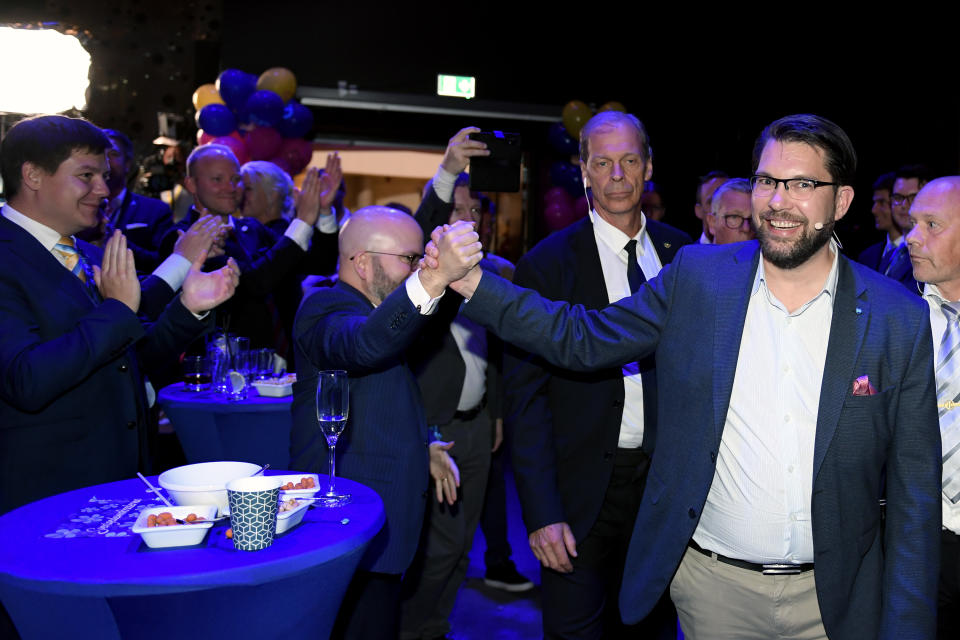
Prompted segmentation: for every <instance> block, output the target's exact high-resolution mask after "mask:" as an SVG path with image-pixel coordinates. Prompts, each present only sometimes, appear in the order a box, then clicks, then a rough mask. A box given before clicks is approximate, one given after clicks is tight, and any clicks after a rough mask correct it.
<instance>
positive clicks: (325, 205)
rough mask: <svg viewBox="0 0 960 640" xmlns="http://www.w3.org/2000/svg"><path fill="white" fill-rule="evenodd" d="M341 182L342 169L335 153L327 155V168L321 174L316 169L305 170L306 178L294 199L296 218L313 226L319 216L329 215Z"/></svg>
mask: <svg viewBox="0 0 960 640" xmlns="http://www.w3.org/2000/svg"><path fill="white" fill-rule="evenodd" d="M342 180H343V169H342V168H341V167H340V156H339V155H338V154H337V153H331V154H329V155H327V166H326V167H325V168H324V170H323V173H322V174H321V173H320V170H319V169H317V168H316V167H310V168H309V169H307V176H306V177H305V178H304V179H303V186H302V188H301V189H300V191H299V192H298V193H297V197H296V198H297V218H299V219H300V220H303V221H304V222H306V223H307V224H309V225H310V226H313V225H315V224H316V223H317V219H318V218H319V217H320V215H321V214H323V215H327V214H329V213H330V207H331V206H332V205H333V202H334V200H336V199H337V190H338V189H339V188H340V182H341V181H342Z"/></svg>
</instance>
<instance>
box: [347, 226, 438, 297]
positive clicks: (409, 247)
mask: <svg viewBox="0 0 960 640" xmlns="http://www.w3.org/2000/svg"><path fill="white" fill-rule="evenodd" d="M339 246H340V271H339V277H340V279H341V280H343V281H344V282H345V283H346V284H349V285H350V286H352V287H354V288H356V289H358V290H359V291H361V292H362V293H364V294H365V295H366V296H367V298H368V299H370V301H371V302H372V303H373V304H375V305H378V304H380V303H381V302H382V301H383V298H385V297H386V296H387V295H389V294H390V292H391V291H393V290H394V289H395V288H397V287H398V286H400V284H401V283H402V282H403V281H404V280H405V279H406V278H407V276H409V275H410V272H411V270H412V268H413V267H412V266H411V264H410V260H412V258H413V257H414V256H416V257H419V256H421V255H422V254H423V232H422V231H421V230H420V225H418V224H417V223H416V221H414V219H413V218H411V217H410V216H409V215H407V214H406V213H404V212H402V211H398V210H396V209H391V208H389V207H364V208H362V209H359V210H357V211H355V212H354V213H353V214H351V216H350V219H349V220H348V221H347V223H346V224H345V225H344V226H343V229H341V231H340V239H339ZM408 258H409V259H408Z"/></svg>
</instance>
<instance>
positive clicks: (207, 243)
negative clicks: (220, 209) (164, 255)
mask: <svg viewBox="0 0 960 640" xmlns="http://www.w3.org/2000/svg"><path fill="white" fill-rule="evenodd" d="M222 233H223V232H222V230H221V228H220V216H214V215H210V214H209V213H208V214H205V215H201V216H200V217H199V218H197V221H196V222H194V223H193V224H192V225H190V228H189V229H187V230H186V231H185V232H184V231H177V235H178V236H179V237H178V238H177V243H176V244H175V245H173V252H174V253H177V254H180V255H181V256H183V257H184V258H186V259H187V260H189V261H190V263H191V264H192V263H194V262H196V261H197V258H199V257H201V256H203V259H204V260H206V259H207V254H208V252H209V251H210V247H211V245H212V244H213V242H214V240H216V239H217V237H218V236H219V235H221V234H222Z"/></svg>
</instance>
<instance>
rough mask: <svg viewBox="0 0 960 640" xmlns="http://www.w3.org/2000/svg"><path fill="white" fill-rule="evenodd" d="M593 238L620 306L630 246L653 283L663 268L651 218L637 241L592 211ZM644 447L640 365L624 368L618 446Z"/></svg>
mask: <svg viewBox="0 0 960 640" xmlns="http://www.w3.org/2000/svg"><path fill="white" fill-rule="evenodd" d="M590 221H591V222H593V236H594V239H595V240H596V243H597V253H599V254H600V268H601V270H602V271H603V281H604V283H605V284H606V286H607V299H608V301H609V302H616V301H617V300H620V299H622V298H626V297H627V296H629V295H631V292H630V281H629V280H628V279H627V251H626V249H625V248H624V247H626V245H627V242H629V241H630V240H636V241H637V262H638V263H639V264H640V269H641V271H643V275H644V276H645V277H646V278H647V280H650V279H651V278H653V277H654V276H656V275H657V274H658V273H660V269H661V268H662V267H663V265H662V264H660V257H659V256H658V255H657V251H656V249H655V248H654V246H653V241H652V240H650V234H648V233H647V218H646V216H644V215H643V214H642V213H641V214H640V230H639V231H638V232H637V234H636V235H635V236H633V238H631V237H630V236H628V235H627V234H625V233H624V232H623V231H620V229H617V228H616V227H615V226H613V225H612V224H610V223H609V222H607V221H606V220H604V219H603V218H601V217H600V216H599V215H597V212H596V211H590ZM642 444H643V384H642V381H641V379H640V367H639V365H638V364H637V363H636V362H631V363H630V364H626V365H624V366H623V417H622V418H621V420H620V438H619V440H618V441H617V446H618V447H620V448H623V449H635V448H637V447H639V446H640V445H642Z"/></svg>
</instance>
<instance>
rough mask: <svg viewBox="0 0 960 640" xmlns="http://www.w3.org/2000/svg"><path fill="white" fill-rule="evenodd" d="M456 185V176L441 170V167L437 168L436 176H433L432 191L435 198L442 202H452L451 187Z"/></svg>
mask: <svg viewBox="0 0 960 640" xmlns="http://www.w3.org/2000/svg"><path fill="white" fill-rule="evenodd" d="M456 183H457V175H456V174H455V173H450V172H449V171H447V170H446V169H444V168H443V165H441V166H440V167H438V168H437V174H436V175H435V176H433V190H434V191H435V192H436V194H437V196H438V197H439V198H440V199H441V200H443V201H444V202H453V186H454V185H455V184H456Z"/></svg>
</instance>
